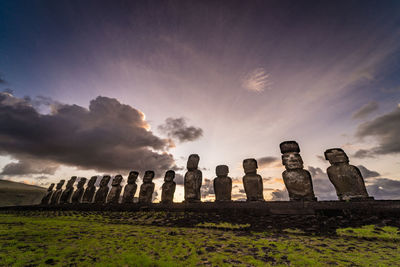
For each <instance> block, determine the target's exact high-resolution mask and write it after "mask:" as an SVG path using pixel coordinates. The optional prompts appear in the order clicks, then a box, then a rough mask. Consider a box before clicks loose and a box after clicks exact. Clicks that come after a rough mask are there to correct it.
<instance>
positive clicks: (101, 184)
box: [100, 175, 111, 187]
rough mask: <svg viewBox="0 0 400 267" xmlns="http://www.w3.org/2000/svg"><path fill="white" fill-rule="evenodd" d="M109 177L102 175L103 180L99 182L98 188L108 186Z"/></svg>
mask: <svg viewBox="0 0 400 267" xmlns="http://www.w3.org/2000/svg"><path fill="white" fill-rule="evenodd" d="M110 179H111V176H110V175H104V176H103V178H102V179H101V181H100V187H105V186H107V185H108V182H110Z"/></svg>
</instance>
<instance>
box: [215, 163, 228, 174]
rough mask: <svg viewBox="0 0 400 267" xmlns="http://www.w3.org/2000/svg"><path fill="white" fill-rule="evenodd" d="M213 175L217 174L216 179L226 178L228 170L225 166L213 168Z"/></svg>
mask: <svg viewBox="0 0 400 267" xmlns="http://www.w3.org/2000/svg"><path fill="white" fill-rule="evenodd" d="M215 173H216V174H217V176H218V177H226V176H228V173H229V168H228V166H226V165H218V166H217V167H216V168H215Z"/></svg>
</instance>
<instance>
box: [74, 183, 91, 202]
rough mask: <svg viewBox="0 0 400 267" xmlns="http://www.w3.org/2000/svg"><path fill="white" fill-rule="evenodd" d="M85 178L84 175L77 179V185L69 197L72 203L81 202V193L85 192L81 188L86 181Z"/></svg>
mask: <svg viewBox="0 0 400 267" xmlns="http://www.w3.org/2000/svg"><path fill="white" fill-rule="evenodd" d="M86 180H87V179H86V178H85V177H81V178H80V179H79V182H78V185H77V186H76V190H75V191H74V194H73V195H72V198H71V202H72V203H81V202H82V196H83V193H84V192H85V189H84V188H83V186H84V185H85V183H86Z"/></svg>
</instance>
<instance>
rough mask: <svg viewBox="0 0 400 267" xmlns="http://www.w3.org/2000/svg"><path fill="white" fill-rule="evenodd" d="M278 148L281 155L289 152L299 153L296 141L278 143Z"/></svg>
mask: <svg viewBox="0 0 400 267" xmlns="http://www.w3.org/2000/svg"><path fill="white" fill-rule="evenodd" d="M279 148H280V149H281V153H282V154H285V153H289V152H296V153H300V147H299V144H297V142H296V141H285V142H282V143H280V145H279Z"/></svg>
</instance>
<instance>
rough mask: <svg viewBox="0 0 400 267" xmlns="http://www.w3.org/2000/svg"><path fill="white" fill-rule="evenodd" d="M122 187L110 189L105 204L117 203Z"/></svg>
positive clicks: (117, 186)
mask: <svg viewBox="0 0 400 267" xmlns="http://www.w3.org/2000/svg"><path fill="white" fill-rule="evenodd" d="M121 191H122V186H121V185H116V186H112V187H111V191H110V193H109V194H108V196H107V202H109V203H114V204H115V203H118V201H119V196H120V195H121Z"/></svg>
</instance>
